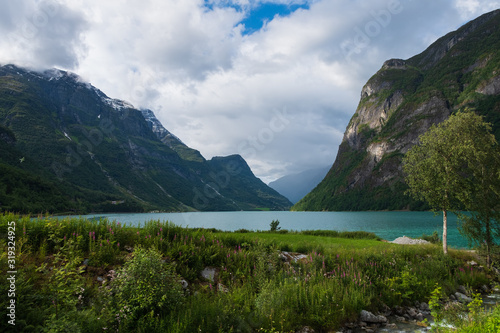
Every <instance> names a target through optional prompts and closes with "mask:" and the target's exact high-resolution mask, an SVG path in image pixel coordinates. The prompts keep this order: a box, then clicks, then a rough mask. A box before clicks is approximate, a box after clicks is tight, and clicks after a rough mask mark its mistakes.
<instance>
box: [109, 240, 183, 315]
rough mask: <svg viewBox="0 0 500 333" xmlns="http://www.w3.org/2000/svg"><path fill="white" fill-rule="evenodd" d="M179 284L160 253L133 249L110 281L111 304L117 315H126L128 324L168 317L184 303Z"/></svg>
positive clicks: (139, 248)
mask: <svg viewBox="0 0 500 333" xmlns="http://www.w3.org/2000/svg"><path fill="white" fill-rule="evenodd" d="M179 280H180V278H179V277H178V276H177V274H176V273H175V270H174V269H173V267H172V266H171V265H168V264H166V263H164V262H163V261H162V255H161V253H160V252H158V251H157V250H155V249H143V248H142V247H136V248H135V250H134V253H133V255H132V258H130V259H129V260H127V261H126V262H125V264H124V265H123V267H122V268H121V269H120V270H118V271H117V272H116V277H114V278H113V279H112V281H111V284H110V292H111V295H113V300H112V304H113V306H114V308H115V309H116V310H117V313H120V312H121V313H123V312H124V311H125V313H126V314H124V318H123V319H124V321H126V322H129V323H131V322H133V321H134V320H138V319H140V318H141V317H143V316H146V315H151V317H153V318H154V317H155V316H156V315H158V314H160V313H162V314H166V313H167V314H168V313H169V312H170V311H172V310H173V309H175V308H176V307H177V306H179V305H180V304H182V301H183V297H184V294H183V292H182V287H181V285H180V283H179ZM127 314H128V316H129V317H127Z"/></svg>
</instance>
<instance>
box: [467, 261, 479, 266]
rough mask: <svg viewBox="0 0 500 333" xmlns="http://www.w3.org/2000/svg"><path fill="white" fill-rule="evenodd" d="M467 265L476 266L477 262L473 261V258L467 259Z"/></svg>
mask: <svg viewBox="0 0 500 333" xmlns="http://www.w3.org/2000/svg"><path fill="white" fill-rule="evenodd" d="M467 265H469V266H477V262H475V261H474V260H471V261H467Z"/></svg>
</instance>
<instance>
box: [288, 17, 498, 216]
mask: <svg viewBox="0 0 500 333" xmlns="http://www.w3.org/2000/svg"><path fill="white" fill-rule="evenodd" d="M498 50H500V11H499V10H496V11H493V12H490V13H488V14H485V15H483V16H481V17H479V18H477V19H476V20H474V21H471V22H469V23H467V24H466V25H464V26H462V27H461V28H460V29H458V30H457V31H455V32H452V33H449V34H447V35H446V36H444V37H442V38H440V39H439V40H437V41H436V42H435V43H433V44H432V45H431V46H430V47H429V48H427V50H425V51H424V52H422V53H421V54H419V55H417V56H415V57H413V58H410V59H408V60H401V59H391V60H388V61H386V62H385V63H384V65H383V66H382V68H381V69H380V70H379V71H378V72H377V73H376V74H375V75H374V76H373V77H372V78H370V80H369V81H368V82H367V83H366V85H365V86H364V87H363V89H362V91H361V100H360V102H359V105H358V107H357V110H356V113H355V114H354V116H353V117H352V118H351V121H350V123H349V125H348V126H347V129H346V132H345V134H344V138H343V141H342V144H341V145H340V147H339V151H338V154H337V158H336V160H335V162H334V164H333V166H332V168H331V169H330V171H329V173H328V174H327V176H326V177H325V179H324V180H323V181H322V182H321V183H320V184H319V185H318V187H316V188H315V189H314V190H313V191H312V192H311V193H309V194H308V195H307V196H306V197H304V199H302V200H301V201H300V202H299V203H297V204H296V205H295V206H294V207H293V210H383V209H390V210H394V209H419V208H424V206H422V203H418V202H414V201H412V200H411V199H410V198H409V197H407V196H405V195H404V190H405V189H406V185H405V184H404V181H403V173H402V169H401V158H402V156H403V155H404V154H405V153H406V152H407V151H408V149H410V148H411V147H412V146H413V145H415V144H416V143H417V142H418V137H419V135H421V134H422V133H424V132H425V131H427V129H429V127H430V126H431V125H432V124H436V123H440V122H442V121H443V120H445V119H447V118H448V117H449V115H450V114H451V113H452V112H454V111H456V110H458V109H461V108H465V107H469V108H471V109H474V110H476V112H478V113H479V114H482V115H484V116H485V118H486V120H487V121H489V122H491V123H493V128H494V131H495V135H496V136H497V138H499V139H500V52H498Z"/></svg>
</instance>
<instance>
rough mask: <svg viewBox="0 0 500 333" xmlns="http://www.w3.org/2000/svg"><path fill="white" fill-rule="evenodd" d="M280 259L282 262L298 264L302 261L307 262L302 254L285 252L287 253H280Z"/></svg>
mask: <svg viewBox="0 0 500 333" xmlns="http://www.w3.org/2000/svg"><path fill="white" fill-rule="evenodd" d="M279 256H280V258H281V260H283V261H284V262H288V263H290V262H299V261H303V260H307V258H308V256H307V255H305V254H302V253H297V252H287V251H281V253H280V255H279Z"/></svg>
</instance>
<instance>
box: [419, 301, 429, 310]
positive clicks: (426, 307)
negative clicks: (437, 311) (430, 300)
mask: <svg viewBox="0 0 500 333" xmlns="http://www.w3.org/2000/svg"><path fill="white" fill-rule="evenodd" d="M420 310H422V311H431V309H430V308H429V304H427V303H425V302H422V303H420Z"/></svg>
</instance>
